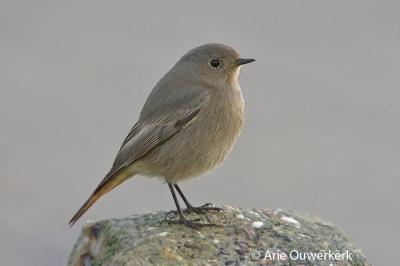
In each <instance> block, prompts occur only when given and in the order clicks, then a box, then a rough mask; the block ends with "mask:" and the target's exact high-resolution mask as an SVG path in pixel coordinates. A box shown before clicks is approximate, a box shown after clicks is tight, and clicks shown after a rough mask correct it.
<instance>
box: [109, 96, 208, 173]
mask: <svg viewBox="0 0 400 266" xmlns="http://www.w3.org/2000/svg"><path fill="white" fill-rule="evenodd" d="M182 95H183V96H182ZM208 99H209V95H208V93H207V92H206V91H198V90H194V91H193V90H186V91H185V92H184V93H181V96H180V97H178V98H171V100H169V101H164V102H163V104H159V105H158V106H155V107H153V108H152V109H153V110H151V111H148V110H146V111H147V115H145V116H143V115H142V116H141V118H140V119H139V121H138V122H137V123H136V124H135V125H134V126H133V127H132V129H131V130H130V132H129V133H128V136H127V137H126V138H125V140H124V142H123V143H122V146H121V148H120V150H119V152H118V154H117V156H116V158H115V161H114V164H113V167H112V169H111V170H110V172H109V174H108V175H107V176H113V174H114V173H116V172H117V171H119V170H121V169H122V168H124V167H126V166H128V165H130V164H132V163H133V162H134V161H136V160H137V159H139V158H141V157H142V156H144V155H145V154H146V153H147V152H149V151H150V150H151V149H152V148H154V147H155V146H157V145H158V144H160V143H162V142H164V141H166V140H167V139H168V138H170V137H171V136H173V135H174V134H175V133H176V132H178V131H179V130H180V129H181V128H182V127H184V126H185V125H187V124H188V123H189V122H190V121H192V120H193V119H194V118H195V117H196V116H197V115H198V113H199V112H200V109H201V108H202V107H203V106H204V105H205V103H206V102H207V101H208ZM153 106H154V105H153ZM144 108H146V105H145V107H144ZM142 113H143V112H142ZM106 178H107V177H106Z"/></svg>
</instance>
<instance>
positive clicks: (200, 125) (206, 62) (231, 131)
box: [70, 44, 254, 224]
mask: <svg viewBox="0 0 400 266" xmlns="http://www.w3.org/2000/svg"><path fill="white" fill-rule="evenodd" d="M210 60H217V61H218V62H219V65H218V66H217V67H214V66H213V65H212V64H214V65H216V64H217V63H216V61H214V62H211V61H210ZM238 60H239V61H238ZM240 60H244V59H239V55H238V53H237V52H236V51H234V50H233V49H232V48H230V47H228V46H225V45H222V44H206V45H203V46H200V47H197V48H195V49H193V50H191V51H189V52H188V53H187V54H185V55H184V56H183V57H182V58H181V59H180V60H179V61H178V62H177V63H176V64H175V66H174V67H173V68H172V69H171V70H170V71H169V72H168V73H167V74H166V75H165V76H164V77H163V78H162V79H161V80H160V81H159V82H158V83H157V85H156V86H155V88H154V89H153V91H152V92H151V94H150V95H149V97H148V99H147V100H146V103H145V104H144V106H143V109H142V111H141V113H140V117H139V119H138V121H137V122H136V124H135V125H134V126H133V127H132V129H131V130H130V132H129V134H128V136H127V137H126V139H125V140H124V142H123V143H122V145H121V148H120V150H119V152H118V154H117V156H116V159H115V161H114V164H113V166H112V168H111V170H110V171H109V173H108V174H107V175H106V177H105V178H104V179H103V180H102V182H101V183H100V184H99V186H98V187H97V189H96V190H95V192H94V193H93V194H92V196H91V197H90V198H89V199H88V201H87V202H86V203H85V204H84V205H83V206H82V208H81V209H80V210H79V211H78V212H77V214H76V215H75V216H74V217H73V218H72V219H71V221H70V223H71V224H73V223H74V222H75V221H76V220H77V219H79V217H80V216H81V215H82V214H83V213H84V212H85V211H86V210H87V209H88V208H89V207H90V206H91V205H92V204H93V203H94V202H95V201H96V200H97V199H98V198H99V197H100V196H101V195H103V194H105V193H107V192H108V191H110V190H111V189H112V188H114V187H115V186H117V185H119V184H120V183H122V182H123V181H125V180H126V179H128V178H130V177H131V176H133V175H136V174H141V175H144V176H157V177H160V178H162V179H164V180H165V181H166V182H167V183H170V184H175V183H177V182H179V181H182V180H185V179H188V178H191V177H195V176H198V175H201V174H203V173H205V172H207V171H210V170H212V169H213V168H215V167H216V166H217V165H219V164H220V163H222V162H223V160H224V159H225V158H226V156H227V155H228V153H229V152H230V151H231V149H232V147H233V144H234V142H235V140H236V138H237V136H238V135H239V133H240V129H241V128H242V126H243V111H244V110H243V98H242V94H241V90H240V87H239V83H238V75H239V70H240V64H244V63H248V62H251V61H254V60H248V61H240Z"/></svg>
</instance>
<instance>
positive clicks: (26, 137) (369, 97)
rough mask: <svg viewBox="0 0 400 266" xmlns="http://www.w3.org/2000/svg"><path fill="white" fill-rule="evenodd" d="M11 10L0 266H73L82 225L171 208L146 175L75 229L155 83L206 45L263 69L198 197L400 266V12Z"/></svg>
mask: <svg viewBox="0 0 400 266" xmlns="http://www.w3.org/2000/svg"><path fill="white" fill-rule="evenodd" d="M143 2H144V1H143ZM0 3H1V5H0V38H1V42H0V122H1V138H0V177H1V179H0V258H1V264H2V265H9V266H13V265H62V264H65V263H66V261H67V256H68V254H69V252H70V251H71V249H72V246H73V243H74V241H75V240H76V238H77V236H78V234H79V233H80V228H81V226H82V224H83V221H85V220H87V219H91V220H95V219H103V218H110V217H118V216H127V215H129V214H134V213H142V212H145V211H150V210H168V209H171V208H173V206H174V205H173V202H172V199H171V196H170V194H169V191H168V188H167V187H166V186H165V185H163V184H162V182H160V181H159V180H157V179H145V178H142V177H136V178H134V179H132V180H130V181H128V182H126V183H125V184H124V185H123V186H121V187H118V188H117V189H115V190H114V191H112V192H111V193H110V194H108V195H107V196H106V197H104V198H103V199H102V200H101V201H100V202H98V204H96V205H95V206H94V207H93V208H92V209H90V211H89V212H88V213H87V214H86V215H85V216H84V217H83V219H82V220H81V221H80V222H79V223H78V224H77V225H76V226H75V227H73V229H72V230H70V229H69V228H68V227H67V221H68V219H69V218H70V217H71V215H72V214H73V213H74V212H75V211H76V210H77V208H78V207H80V205H81V204H82V203H83V201H84V200H86V198H87V197H88V196H89V194H90V193H91V192H92V190H93V189H94V188H95V186H96V185H97V184H98V182H99V181H100V179H101V178H102V177H103V175H104V174H105V173H106V172H107V171H108V170H109V167H110V166H111V163H112V160H113V159H114V156H115V154H116V152H117V149H118V147H119V145H120V143H121V141H122V140H123V138H124V137H125V135H126V134H127V132H128V130H129V128H130V127H131V125H132V124H133V123H134V122H135V120H136V118H137V116H138V113H139V111H140V109H141V106H142V104H143V103H144V100H145V99H146V97H147V95H148V94H149V92H150V90H151V88H152V87H153V86H154V84H155V83H156V82H157V81H158V79H159V78H160V77H161V76H162V75H163V74H164V73H165V72H166V71H167V70H168V69H169V68H170V67H171V66H172V65H173V64H174V63H175V62H176V60H177V59H178V58H179V57H180V56H181V55H182V54H183V53H184V52H186V51H187V50H188V49H190V48H192V47H195V46H197V45H201V44H203V43H207V42H222V43H225V44H228V45H231V46H233V47H234V48H235V49H237V50H238V51H239V52H240V53H241V55H242V56H243V57H254V58H256V59H257V62H256V63H253V64H251V65H248V66H246V67H243V68H242V73H241V86H242V90H243V94H244V97H245V102H246V125H245V128H244V130H243V132H242V135H241V137H240V139H239V141H238V143H237V145H236V147H235V149H234V150H233V153H232V154H231V156H230V157H229V159H228V160H227V161H226V163H225V164H224V165H223V166H222V167H221V168H219V169H218V170H217V171H215V172H213V173H211V174H209V175H208V176H205V177H202V178H200V179H197V180H194V181H192V182H189V183H186V184H184V185H183V189H184V190H185V191H186V193H187V194H188V195H189V197H190V199H191V200H192V201H193V202H195V203H204V202H206V201H212V202H214V203H216V204H224V203H236V204H240V205H242V206H247V207H258V208H264V207H267V208H278V207H279V208H285V209H291V210H296V211H300V212H309V213H313V214H316V215H319V216H320V217H322V218H324V219H326V220H328V221H331V222H333V223H335V224H337V225H338V226H340V227H341V228H342V229H343V230H344V232H346V233H347V234H348V235H349V236H350V237H351V239H352V240H353V241H354V242H355V244H356V245H357V246H358V247H360V248H361V249H362V250H364V252H365V254H366V255H367V256H368V257H369V258H370V259H371V261H372V262H373V263H374V264H377V265H394V264H395V261H397V260H398V259H397V252H398V250H397V248H398V239H399V230H398V225H399V223H400V218H399V217H400V211H399V207H398V202H399V201H400V196H399V194H398V192H397V190H398V188H399V185H400V181H399V174H400V163H399V159H400V141H399V135H400V123H399V114H400V106H399V99H400V93H399V85H400V84H399V83H400V82H399V81H400V78H399V61H400V49H399V47H400V30H399V29H400V27H399V25H400V24H399V22H400V5H399V2H398V1H393V2H391V1H252V2H251V1H210V2H206V1H194V2H189V1H181V2H179V1H159V2H146V3H141V4H139V3H134V2H133V1H62V2H58V1H4V0H2V1H1V2H0Z"/></svg>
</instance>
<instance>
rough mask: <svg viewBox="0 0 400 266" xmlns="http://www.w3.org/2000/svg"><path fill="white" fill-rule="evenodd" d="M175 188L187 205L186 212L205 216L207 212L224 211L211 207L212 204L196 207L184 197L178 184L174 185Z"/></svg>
mask: <svg viewBox="0 0 400 266" xmlns="http://www.w3.org/2000/svg"><path fill="white" fill-rule="evenodd" d="M174 187H175V188H176V190H177V191H178V193H179V195H180V196H181V198H182V199H183V202H185V205H186V210H184V212H196V213H203V214H205V213H206V211H224V210H223V209H222V208H218V207H211V205H212V204H211V203H206V204H203V205H201V206H200V207H194V206H193V205H192V204H190V202H189V201H188V200H187V199H186V197H185V195H183V192H182V190H181V189H180V187H179V186H178V185H177V184H174Z"/></svg>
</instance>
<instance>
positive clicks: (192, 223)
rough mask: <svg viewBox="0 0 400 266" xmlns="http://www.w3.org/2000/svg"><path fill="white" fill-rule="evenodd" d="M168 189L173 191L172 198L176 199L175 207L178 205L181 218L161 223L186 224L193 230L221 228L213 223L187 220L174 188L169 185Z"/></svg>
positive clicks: (177, 208) (165, 220)
mask: <svg viewBox="0 0 400 266" xmlns="http://www.w3.org/2000/svg"><path fill="white" fill-rule="evenodd" d="M168 187H169V190H170V191H171V194H172V197H173V198H174V202H175V205H176V210H177V212H178V216H179V217H178V220H169V219H167V218H166V219H164V220H163V221H162V222H161V223H163V222H166V223H169V224H184V225H186V226H188V227H191V228H199V227H203V226H219V225H217V224H212V223H198V222H196V221H194V220H189V219H187V218H186V217H185V216H184V215H183V212H182V210H181V206H180V205H179V201H178V198H177V197H176V193H175V190H174V186H173V185H172V184H169V183H168Z"/></svg>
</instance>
